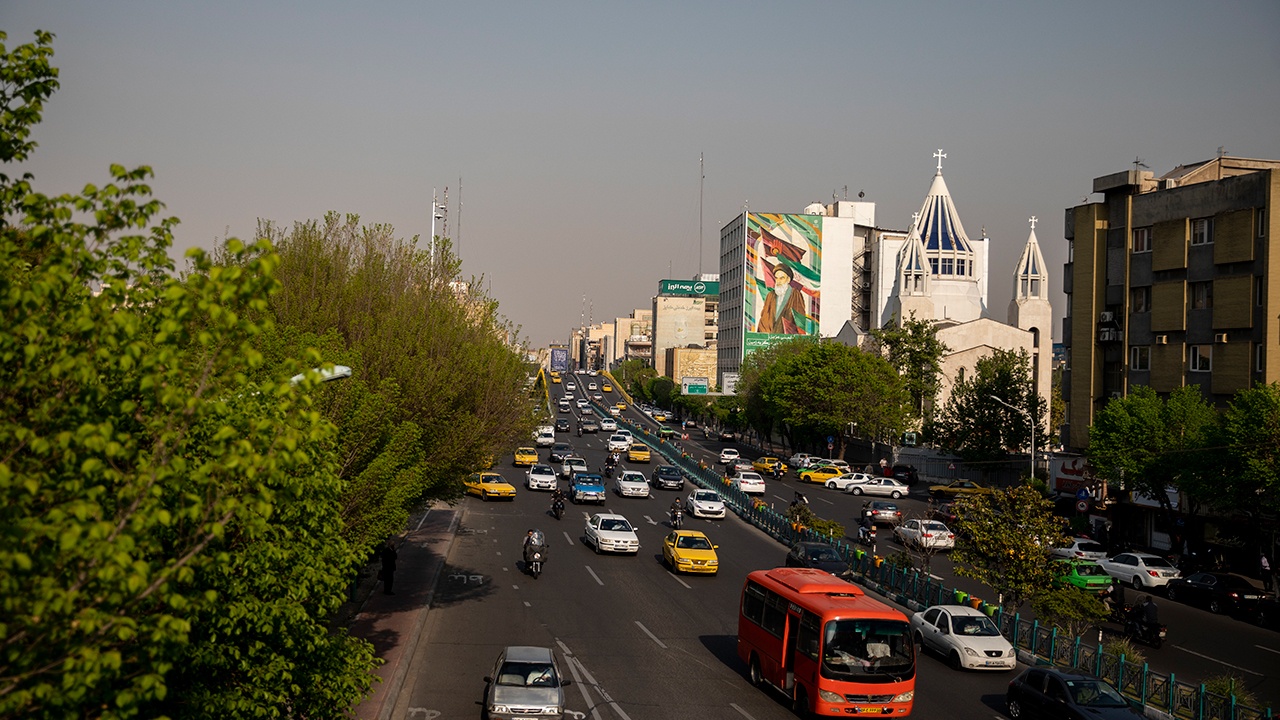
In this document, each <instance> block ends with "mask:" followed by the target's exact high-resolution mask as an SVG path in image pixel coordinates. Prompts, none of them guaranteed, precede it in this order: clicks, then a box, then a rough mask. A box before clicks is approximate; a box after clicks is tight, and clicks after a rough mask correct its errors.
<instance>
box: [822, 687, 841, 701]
mask: <svg viewBox="0 0 1280 720" xmlns="http://www.w3.org/2000/svg"><path fill="white" fill-rule="evenodd" d="M818 699H819V700H821V701H822V702H825V703H842V702H844V696H843V695H838V694H836V693H833V692H831V691H830V690H819V691H818Z"/></svg>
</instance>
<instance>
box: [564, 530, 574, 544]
mask: <svg viewBox="0 0 1280 720" xmlns="http://www.w3.org/2000/svg"><path fill="white" fill-rule="evenodd" d="M564 539H565V540H568V541H569V544H570V545H574V544H575V543H574V542H573V538H571V537H569V533H567V532H566V533H565V534H564Z"/></svg>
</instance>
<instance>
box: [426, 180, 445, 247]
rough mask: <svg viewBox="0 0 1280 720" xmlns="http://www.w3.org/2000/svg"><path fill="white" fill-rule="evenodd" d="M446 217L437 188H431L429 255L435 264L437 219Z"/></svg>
mask: <svg viewBox="0 0 1280 720" xmlns="http://www.w3.org/2000/svg"><path fill="white" fill-rule="evenodd" d="M443 219H444V208H442V207H440V203H439V202H438V201H437V199H436V189H435V188H431V238H430V240H428V243H429V244H428V245H427V248H428V257H430V259H431V264H432V265H433V266H434V265H435V261H436V220H443Z"/></svg>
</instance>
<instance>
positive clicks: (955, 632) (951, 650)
mask: <svg viewBox="0 0 1280 720" xmlns="http://www.w3.org/2000/svg"><path fill="white" fill-rule="evenodd" d="M911 637H912V638H913V639H914V640H915V641H916V643H917V644H918V645H920V646H921V647H923V648H924V649H925V650H932V651H934V652H936V653H938V654H939V655H941V656H942V657H944V658H946V660H947V664H948V665H950V666H951V667H952V668H953V669H955V670H1012V669H1014V668H1015V667H1017V665H1018V654H1017V653H1016V652H1015V651H1014V649H1013V646H1012V645H1010V644H1009V641H1008V640H1005V639H1004V636H1003V635H1001V634H1000V628H998V627H996V624H995V623H993V622H991V618H989V617H987V616H986V615H984V614H983V613H982V611H981V610H977V609H975V608H971V607H969V606H968V605H934V606H933V607H930V608H928V609H926V610H921V611H920V612H918V613H916V614H914V615H912V616H911Z"/></svg>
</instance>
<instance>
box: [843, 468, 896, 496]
mask: <svg viewBox="0 0 1280 720" xmlns="http://www.w3.org/2000/svg"><path fill="white" fill-rule="evenodd" d="M851 474H852V473H851ZM845 492H847V493H849V494H851V495H875V496H878V497H888V498H893V499H894V500H897V499H898V498H900V497H902V496H903V495H906V494H908V493H910V492H911V488H909V487H907V485H906V483H904V482H902V481H901V480H895V479H894V478H891V477H879V478H868V479H867V480H866V481H865V482H857V483H851V484H850V485H849V486H847V487H846V488H845Z"/></svg>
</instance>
